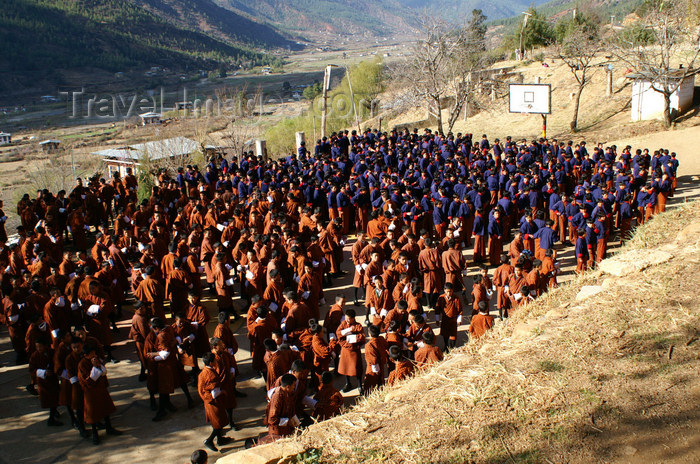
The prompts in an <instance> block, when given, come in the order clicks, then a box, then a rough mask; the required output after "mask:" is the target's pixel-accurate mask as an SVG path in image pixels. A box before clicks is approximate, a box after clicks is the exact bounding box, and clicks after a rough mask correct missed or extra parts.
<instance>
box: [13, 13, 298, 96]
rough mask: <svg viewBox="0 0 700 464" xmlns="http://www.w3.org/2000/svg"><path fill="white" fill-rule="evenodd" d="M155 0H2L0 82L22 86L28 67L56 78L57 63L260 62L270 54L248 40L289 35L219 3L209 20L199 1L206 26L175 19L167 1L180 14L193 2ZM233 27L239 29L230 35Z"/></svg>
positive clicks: (186, 65) (278, 41)
mask: <svg viewBox="0 0 700 464" xmlns="http://www.w3.org/2000/svg"><path fill="white" fill-rule="evenodd" d="M207 2H208V3H210V4H211V2H210V0H197V2H196V3H194V4H192V5H205V4H206V3H207ZM156 3H158V4H159V5H161V10H159V14H155V13H154V12H153V11H149V10H147V9H145V8H144V7H143V6H141V4H138V3H136V2H131V1H123V0H84V1H81V0H58V1H49V0H5V1H4V2H3V4H2V8H0V43H2V44H3V53H2V54H0V72H3V74H4V76H3V77H4V79H3V80H2V83H0V88H2V87H4V88H6V89H12V88H15V89H17V88H22V87H24V86H25V85H28V84H30V83H29V82H25V80H26V76H27V75H30V73H31V75H32V76H33V78H36V77H44V76H46V77H48V78H51V77H52V76H54V78H56V79H57V77H56V76H57V73H56V70H61V69H72V68H80V67H90V68H96V69H100V70H107V71H124V70H127V69H130V68H136V67H141V68H149V67H151V66H154V65H159V66H167V67H169V68H171V69H195V70H196V69H198V68H204V69H215V68H216V67H217V66H219V65H220V64H221V63H227V64H231V63H237V62H240V61H242V60H249V59H253V58H254V59H257V60H259V61H263V62H264V61H265V60H266V59H268V60H269V59H271V58H269V57H266V56H264V55H262V54H260V53H256V52H253V51H252V50H251V49H250V48H248V45H256V46H257V45H280V46H281V45H286V44H287V43H288V42H287V41H286V39H284V38H283V37H282V36H281V35H280V34H278V33H277V32H276V31H274V30H273V29H271V28H269V27H267V26H263V25H255V24H254V23H253V24H251V22H250V21H248V20H247V19H245V18H240V21H239V22H238V23H234V22H232V21H233V19H235V18H234V17H235V15H234V14H233V13H230V12H226V11H225V10H222V9H219V10H221V11H224V13H226V14H227V15H228V16H221V17H220V18H219V19H218V20H217V21H218V22H212V21H213V20H211V18H212V17H213V16H215V15H214V13H215V11H213V10H211V11H210V10H206V9H204V8H203V9H202V11H201V15H202V16H201V17H206V18H209V19H208V21H210V22H212V24H213V26H211V27H210V30H207V31H204V30H203V28H204V27H205V24H204V23H202V24H199V26H200V27H199V28H197V27H194V26H195V25H194V24H190V23H187V24H184V23H183V24H181V25H176V24H172V23H173V22H175V21H173V20H172V18H171V17H170V16H168V15H167V13H168V12H167V11H166V9H165V6H169V7H170V8H172V9H173V11H172V12H171V13H170V14H172V15H176V14H180V13H182V14H183V15H185V16H188V15H189V14H190V13H191V8H193V7H192V6H187V5H188V3H187V2H185V1H182V0H177V1H175V0H172V1H171V0H153V4H156ZM177 5H179V6H177ZM211 5H212V6H213V4H211ZM178 11H179V12H180V13H178ZM217 14H218V13H217ZM194 19H196V17H193V19H192V20H193V21H194ZM206 24H208V23H206ZM190 26H191V28H189V27H190ZM214 26H216V27H219V29H218V31H219V32H217V30H214V29H213V28H214ZM253 26H254V27H253ZM232 28H234V29H235V28H240V32H239V33H238V34H237V35H235V34H234V33H233V32H232V31H231V29H232ZM246 28H250V30H249V31H248V32H246V31H245V29H246ZM234 39H235V40H234ZM254 39H255V41H254V42H253V40H254Z"/></svg>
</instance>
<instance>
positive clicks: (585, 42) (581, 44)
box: [557, 24, 603, 132]
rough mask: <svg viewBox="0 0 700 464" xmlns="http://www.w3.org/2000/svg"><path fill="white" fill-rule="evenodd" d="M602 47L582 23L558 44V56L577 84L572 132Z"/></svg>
mask: <svg viewBox="0 0 700 464" xmlns="http://www.w3.org/2000/svg"><path fill="white" fill-rule="evenodd" d="M602 48H603V45H602V42H601V41H600V40H599V38H598V35H597V34H596V33H595V32H594V31H592V30H590V29H589V28H588V27H587V26H586V25H584V24H580V25H576V26H575V27H574V28H573V30H571V31H570V33H569V34H568V35H567V36H566V38H564V40H563V42H562V43H561V44H560V45H559V46H558V50H557V54H558V55H559V58H560V59H561V60H562V61H564V63H566V65H567V66H568V67H569V70H570V71H571V74H572V75H573V76H574V78H575V79H576V83H577V84H578V87H577V89H576V95H575V96H574V114H573V115H572V116H571V122H570V123H569V127H570V128H571V130H572V132H576V130H577V129H578V113H579V106H580V104H581V94H582V93H583V89H585V88H586V86H587V85H588V84H589V83H590V82H591V79H592V77H593V75H594V74H595V72H596V70H597V69H598V68H599V67H598V66H596V65H594V61H595V58H596V55H597V54H598V53H599V52H600V51H601V50H602Z"/></svg>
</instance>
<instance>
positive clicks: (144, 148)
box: [91, 137, 200, 176]
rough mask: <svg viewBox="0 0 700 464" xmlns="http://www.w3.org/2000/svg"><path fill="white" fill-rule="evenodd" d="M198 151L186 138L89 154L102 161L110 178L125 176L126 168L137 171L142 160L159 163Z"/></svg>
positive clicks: (139, 144)
mask: <svg viewBox="0 0 700 464" xmlns="http://www.w3.org/2000/svg"><path fill="white" fill-rule="evenodd" d="M199 149H200V145H199V144H198V143H197V142H195V141H194V140H191V139H188V138H186V137H174V138H171V139H163V140H157V141H154V142H146V143H138V144H135V145H128V146H125V147H120V148H109V149H106V150H100V151H96V152H93V153H91V154H92V155H95V156H99V157H100V158H102V161H104V163H105V165H106V166H107V170H108V171H109V175H110V176H111V175H112V173H113V172H119V174H121V175H122V176H124V175H125V174H126V168H128V167H131V168H134V169H139V167H140V166H141V164H142V163H143V162H144V160H148V161H149V162H150V161H159V160H163V159H175V158H180V157H184V156H188V155H191V154H193V153H194V152H196V151H197V150H199Z"/></svg>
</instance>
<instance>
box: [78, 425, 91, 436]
mask: <svg viewBox="0 0 700 464" xmlns="http://www.w3.org/2000/svg"><path fill="white" fill-rule="evenodd" d="M79 430H80V436H81V437H83V438H90V432H88V431H87V430H85V427H80V429H79Z"/></svg>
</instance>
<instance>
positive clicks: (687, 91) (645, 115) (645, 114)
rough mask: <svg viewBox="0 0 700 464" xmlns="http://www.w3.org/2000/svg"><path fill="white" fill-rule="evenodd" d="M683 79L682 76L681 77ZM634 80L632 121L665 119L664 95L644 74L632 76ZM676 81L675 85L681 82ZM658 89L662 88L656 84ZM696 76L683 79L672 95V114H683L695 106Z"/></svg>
mask: <svg viewBox="0 0 700 464" xmlns="http://www.w3.org/2000/svg"><path fill="white" fill-rule="evenodd" d="M681 77H682V76H681ZM627 78H628V79H632V80H633V82H632V121H648V120H652V119H663V118H664V95H663V94H662V93H661V92H657V91H656V90H654V89H653V88H652V81H651V79H650V78H649V77H647V76H644V75H642V74H630V75H628V76H627ZM679 80H680V78H679V79H676V80H675V81H674V84H677V83H678V82H679ZM656 88H660V87H659V84H656ZM694 91H695V76H694V75H690V76H688V77H686V78H685V79H683V81H682V82H681V84H680V86H678V88H677V89H676V91H675V92H674V93H673V94H672V95H671V113H672V114H674V113H676V114H683V113H685V112H686V111H688V109H690V107H692V106H693V93H694Z"/></svg>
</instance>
